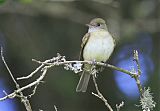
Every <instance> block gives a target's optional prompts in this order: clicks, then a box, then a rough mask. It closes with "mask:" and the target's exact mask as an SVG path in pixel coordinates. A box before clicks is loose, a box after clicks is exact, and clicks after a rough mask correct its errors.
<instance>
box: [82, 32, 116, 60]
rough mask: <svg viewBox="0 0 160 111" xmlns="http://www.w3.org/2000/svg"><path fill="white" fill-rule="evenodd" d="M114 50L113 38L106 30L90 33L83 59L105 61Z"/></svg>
mask: <svg viewBox="0 0 160 111" xmlns="http://www.w3.org/2000/svg"><path fill="white" fill-rule="evenodd" d="M113 50H114V40H113V38H112V36H111V35H110V34H109V33H108V32H107V31H100V32H99V31H98V32H92V33H90V38H89V40H88V41H87V43H86V45H85V47H84V50H83V58H84V60H91V61H92V60H96V61H99V62H101V61H103V62H105V61H107V60H108V58H109V57H110V55H111V54H112V52H113Z"/></svg>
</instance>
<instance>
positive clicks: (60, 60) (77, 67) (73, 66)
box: [0, 48, 143, 111]
mask: <svg viewBox="0 0 160 111" xmlns="http://www.w3.org/2000/svg"><path fill="white" fill-rule="evenodd" d="M1 57H2V60H3V62H4V64H5V66H6V68H7V70H8V72H9V74H10V76H11V78H12V80H13V81H14V83H15V85H16V88H17V89H16V90H15V91H14V92H12V93H10V94H6V96H5V97H2V98H0V101H2V100H5V99H7V98H15V97H20V98H21V101H22V102H23V103H24V105H25V107H26V110H27V111H32V109H31V106H30V103H29V100H28V99H27V97H26V96H24V95H23V93H22V91H24V90H25V89H28V88H31V87H33V86H34V89H33V92H32V94H30V95H28V96H29V97H31V96H33V95H34V94H35V92H36V89H37V86H38V85H39V84H40V82H42V80H43V79H44V77H45V76H46V73H47V71H48V69H50V68H52V67H54V66H64V68H65V69H66V70H72V71H74V72H75V73H78V72H81V71H82V69H81V67H82V65H83V64H90V65H93V66H95V65H98V66H103V67H108V68H111V69H113V70H117V71H120V72H123V73H124V74H127V75H129V76H131V77H132V78H134V79H135V81H136V84H137V86H138V89H139V92H140V94H141V96H142V95H143V89H142V85H141V83H140V79H139V78H140V75H141V69H140V63H139V58H138V52H137V51H136V50H135V51H134V57H133V58H134V59H133V60H134V61H135V62H136V64H137V69H138V71H137V72H133V71H128V70H125V69H122V68H119V67H116V66H113V65H111V64H106V63H101V62H95V61H94V62H93V61H76V60H74V61H67V60H66V59H65V56H61V55H60V54H57V56H56V57H53V58H51V59H48V60H46V61H44V62H41V61H38V60H35V59H32V61H34V62H37V63H39V64H40V66H39V67H37V68H36V69H35V70H34V71H33V72H31V73H30V74H29V75H28V76H26V77H19V78H17V80H22V79H28V78H30V77H32V76H33V75H34V74H36V73H37V72H38V71H41V72H42V74H41V75H40V76H39V78H38V79H37V80H35V81H34V82H32V83H30V84H28V85H25V86H23V87H20V86H19V85H18V83H17V82H16V80H15V79H14V77H13V74H12V73H11V71H10V70H9V68H8V65H7V64H6V62H5V60H4V56H3V51H2V48H1ZM94 73H95V74H93V75H92V76H93V82H94V85H95V88H96V91H97V94H95V93H93V92H92V94H93V95H94V96H96V97H98V98H100V99H101V100H102V101H103V102H104V103H105V105H106V106H107V108H108V109H109V110H110V111H113V109H112V107H111V106H110V105H109V103H108V102H107V99H106V98H105V97H104V96H103V95H102V93H101V92H100V91H99V89H98V85H97V83H96V78H95V77H96V73H97V72H96V71H95V72H94ZM122 106H123V105H122V104H120V105H117V106H116V108H117V111H119V110H120V108H121V107H122Z"/></svg>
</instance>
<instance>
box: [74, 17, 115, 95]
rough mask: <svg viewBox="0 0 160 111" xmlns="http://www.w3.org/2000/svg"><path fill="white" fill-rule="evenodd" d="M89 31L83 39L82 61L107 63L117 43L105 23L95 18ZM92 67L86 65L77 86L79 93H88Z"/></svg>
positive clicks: (89, 25)
mask: <svg viewBox="0 0 160 111" xmlns="http://www.w3.org/2000/svg"><path fill="white" fill-rule="evenodd" d="M86 25H87V26H88V27H89V29H88V33H86V34H85V35H84V37H83V39H82V44H81V51H80V60H89V61H96V62H106V61H107V60H108V59H109V57H110V56H111V54H112V52H113V50H114V47H115V42H114V39H113V37H112V36H111V34H110V33H109V32H108V29H107V26H106V23H105V21H104V20H103V19H102V18H95V19H93V20H91V22H90V23H89V24H86ZM91 66H92V65H89V64H84V69H83V72H82V75H81V77H80V80H79V83H78V85H77V88H76V91H77V92H86V90H87V86H88V82H89V79H90V75H91Z"/></svg>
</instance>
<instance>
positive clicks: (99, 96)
mask: <svg viewBox="0 0 160 111" xmlns="http://www.w3.org/2000/svg"><path fill="white" fill-rule="evenodd" d="M92 78H93V82H94V85H95V88H96V91H97V94H95V93H93V92H92V94H93V95H94V96H96V97H98V98H100V99H101V100H102V101H103V102H104V104H105V105H106V106H107V108H108V109H109V110H110V111H113V109H112V107H111V106H110V104H109V103H108V101H107V99H106V98H105V97H104V96H103V95H102V93H101V92H100V91H99V88H98V85H97V82H96V78H95V75H93V76H92Z"/></svg>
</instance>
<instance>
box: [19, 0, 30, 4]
mask: <svg viewBox="0 0 160 111" xmlns="http://www.w3.org/2000/svg"><path fill="white" fill-rule="evenodd" d="M19 1H20V2H21V3H24V4H29V3H32V0H19Z"/></svg>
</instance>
